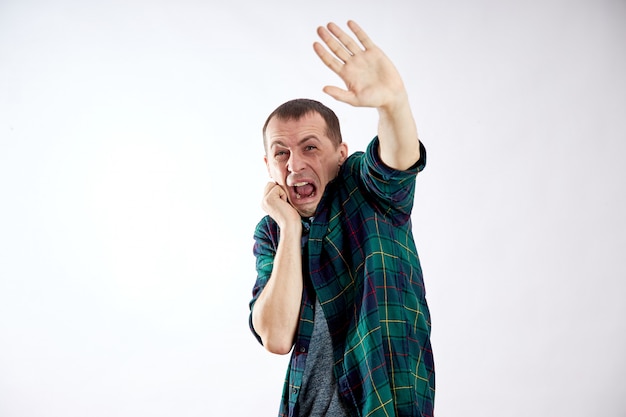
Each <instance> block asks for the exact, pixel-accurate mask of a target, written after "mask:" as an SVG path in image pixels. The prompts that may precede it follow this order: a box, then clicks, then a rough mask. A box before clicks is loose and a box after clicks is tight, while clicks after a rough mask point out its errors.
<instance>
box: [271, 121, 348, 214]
mask: <svg viewBox="0 0 626 417" xmlns="http://www.w3.org/2000/svg"><path fill="white" fill-rule="evenodd" d="M265 136H266V140H267V148H266V150H265V151H266V156H265V164H266V165H267V170H268V172H269V174H270V177H272V179H273V180H274V181H276V183H277V184H278V185H280V186H281V187H283V188H284V189H285V191H286V192H287V195H288V200H289V202H290V203H291V205H292V206H293V207H294V208H295V209H296V210H297V211H298V213H300V215H301V216H304V217H310V216H312V215H313V214H314V213H315V209H316V208H317V205H318V204H319V202H320V200H321V199H322V194H324V189H325V188H326V185H327V184H328V183H329V182H330V181H331V180H332V179H334V178H335V177H336V176H337V173H338V172H339V167H340V166H341V164H342V163H343V162H344V161H345V159H346V157H347V154H348V147H347V145H346V144H345V143H341V144H339V146H335V144H334V143H333V142H332V141H331V140H330V138H328V136H326V123H325V121H324V119H323V118H322V116H321V115H320V114H319V113H317V112H313V113H309V114H306V115H305V116H303V117H302V118H300V119H298V120H280V119H277V118H275V117H274V118H272V119H271V120H270V121H269V123H268V125H267V129H266V130H265Z"/></svg>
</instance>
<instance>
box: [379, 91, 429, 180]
mask: <svg viewBox="0 0 626 417" xmlns="http://www.w3.org/2000/svg"><path fill="white" fill-rule="evenodd" d="M378 116H379V121H378V139H379V142H380V148H379V151H380V158H381V160H382V161H383V162H384V163H385V164H386V165H387V166H389V167H391V168H394V169H398V170H406V169H408V168H410V167H411V166H413V165H414V164H415V163H416V162H417V161H418V160H419V158H420V146H419V139H418V136H417V127H416V125H415V119H414V118H413V113H412V112H411V106H410V105H409V100H408V97H407V96H406V93H403V94H401V95H399V96H398V97H397V98H396V99H395V100H394V101H393V102H391V103H390V104H387V105H385V106H384V107H379V108H378Z"/></svg>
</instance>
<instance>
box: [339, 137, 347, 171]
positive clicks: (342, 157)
mask: <svg viewBox="0 0 626 417" xmlns="http://www.w3.org/2000/svg"><path fill="white" fill-rule="evenodd" d="M347 158H348V144H347V143H345V142H341V143H340V144H339V166H341V165H343V163H344V162H345V161H346V159H347Z"/></svg>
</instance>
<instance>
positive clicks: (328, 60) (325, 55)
mask: <svg viewBox="0 0 626 417" xmlns="http://www.w3.org/2000/svg"><path fill="white" fill-rule="evenodd" d="M313 49H314V50H315V53H316V54H317V56H319V57H320V59H321V60H322V62H323V63H324V64H326V66H327V67H328V68H330V69H331V70H332V71H333V72H335V73H337V74H338V73H339V71H340V70H341V66H342V65H343V62H341V61H340V60H338V59H337V58H335V57H334V56H332V55H331V54H330V53H329V52H328V51H327V50H326V48H324V47H323V46H322V44H320V43H319V42H315V43H314V44H313Z"/></svg>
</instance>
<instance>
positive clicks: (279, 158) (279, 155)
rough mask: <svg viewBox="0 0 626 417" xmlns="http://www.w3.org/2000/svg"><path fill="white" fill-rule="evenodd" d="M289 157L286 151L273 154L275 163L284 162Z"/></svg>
mask: <svg viewBox="0 0 626 417" xmlns="http://www.w3.org/2000/svg"><path fill="white" fill-rule="evenodd" d="M288 157H289V153H288V152H287V151H282V150H278V151H276V152H274V159H276V160H277V161H284V160H286V159H287V158H288Z"/></svg>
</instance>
